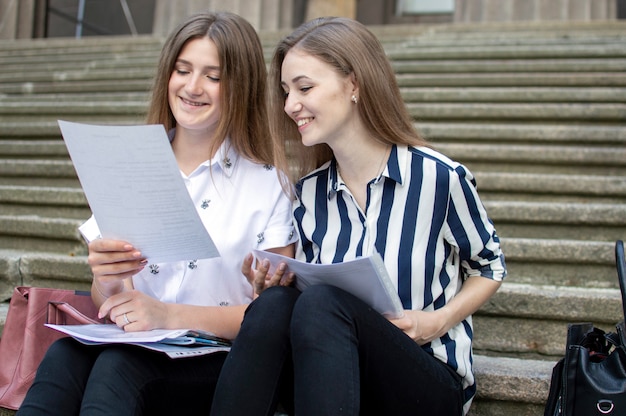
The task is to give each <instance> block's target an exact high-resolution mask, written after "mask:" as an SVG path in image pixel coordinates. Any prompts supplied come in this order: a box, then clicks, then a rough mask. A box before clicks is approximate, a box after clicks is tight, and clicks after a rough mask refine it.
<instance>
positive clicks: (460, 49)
mask: <svg viewBox="0 0 626 416" xmlns="http://www.w3.org/2000/svg"><path fill="white" fill-rule="evenodd" d="M386 52H387V55H388V56H389V58H390V59H391V60H392V61H394V62H396V61H411V60H415V61H417V60H419V61H421V60H428V59H454V60H458V61H460V64H461V65H462V64H463V60H464V59H470V60H475V59H486V60H489V59H515V60H518V59H546V58H547V59H576V58H583V59H598V58H609V59H611V58H623V57H626V43H624V42H623V41H622V40H618V41H615V42H611V41H606V42H603V43H602V44H601V46H598V45H581V44H578V43H575V42H573V43H572V44H570V45H568V46H567V47H563V45H546V44H533V45H513V44H509V45H493V44H490V45H480V44H479V45H476V44H474V45H472V44H466V45H453V44H449V45H444V46H441V47H437V46H429V45H418V46H416V47H411V44H410V42H405V43H403V44H401V45H398V47H397V48H394V47H393V45H389V46H388V47H387V48H386Z"/></svg>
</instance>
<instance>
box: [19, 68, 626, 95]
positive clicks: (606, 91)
mask: <svg viewBox="0 0 626 416" xmlns="http://www.w3.org/2000/svg"><path fill="white" fill-rule="evenodd" d="M455 64H456V63H451V65H455ZM625 66H626V63H625ZM625 71H626V69H625ZM401 93H402V98H403V99H404V101H406V102H407V103H411V102H419V103H424V102H428V103H431V102H432V103H435V102H448V103H456V102H463V103H477V102H490V103H494V102H498V103H561V102H562V103H569V102H578V103H612V102H614V103H624V102H626V88H603V87H588V88H584V89H581V88H571V87H529V88H517V87H484V88H476V87H466V88H451V87H441V88H429V87H410V88H402V89H401ZM21 100H22V98H21V97H20V101H21Z"/></svg>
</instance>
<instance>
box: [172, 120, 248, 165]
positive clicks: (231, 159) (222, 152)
mask: <svg viewBox="0 0 626 416" xmlns="http://www.w3.org/2000/svg"><path fill="white" fill-rule="evenodd" d="M175 134H176V128H173V129H171V130H170V131H169V132H168V133H167V137H168V138H169V140H170V143H171V142H172V140H174V135H175ZM238 160H239V154H238V153H237V152H236V151H235V149H234V148H233V147H232V146H231V143H230V138H228V137H226V139H224V141H223V142H222V144H221V145H220V147H219V149H217V152H215V156H213V158H212V159H211V160H206V161H205V162H203V163H201V164H200V166H203V167H205V168H210V167H212V166H219V168H220V169H222V172H224V175H225V176H227V177H231V176H232V174H233V172H234V171H235V165H236V164H237V161H238ZM196 171H197V169H196Z"/></svg>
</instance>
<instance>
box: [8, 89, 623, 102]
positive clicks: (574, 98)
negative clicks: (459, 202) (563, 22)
mask: <svg viewBox="0 0 626 416" xmlns="http://www.w3.org/2000/svg"><path fill="white" fill-rule="evenodd" d="M401 92H402V98H403V99H404V100H405V101H406V102H407V103H457V102H462V103H482V102H489V103H494V102H495V103H538V104H539V103H540V104H542V105H543V104H545V103H548V104H550V103H592V104H595V103H624V102H626V88H603V87H586V88H573V87H528V88H518V87H483V88H476V87H459V88H451V87H441V88H430V87H411V88H402V89H401ZM18 100H20V101H21V98H18Z"/></svg>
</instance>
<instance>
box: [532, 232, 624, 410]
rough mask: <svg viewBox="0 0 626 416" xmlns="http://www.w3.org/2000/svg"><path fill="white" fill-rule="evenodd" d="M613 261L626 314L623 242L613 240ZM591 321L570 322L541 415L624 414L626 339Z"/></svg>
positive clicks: (620, 329)
mask: <svg viewBox="0 0 626 416" xmlns="http://www.w3.org/2000/svg"><path fill="white" fill-rule="evenodd" d="M615 262H616V265H617V276H618V278H619V284H620V290H621V292H622V308H623V310H624V316H625V317H626V271H625V269H626V263H625V261H624V243H623V242H622V241H617V242H616V243H615ZM616 330H617V332H610V333H607V332H604V331H603V330H601V329H599V328H595V327H594V326H593V324H591V323H580V324H570V325H568V329H567V344H566V350H565V357H564V358H562V359H561V360H560V361H559V362H558V363H557V364H556V365H555V366H554V369H553V370H552V380H551V381H550V393H549V395H548V401H547V403H546V408H545V413H544V416H593V415H612V416H617V415H620V416H622V415H626V341H625V340H626V339H625V332H626V330H625V326H624V321H622V322H620V323H619V324H617V326H616Z"/></svg>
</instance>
